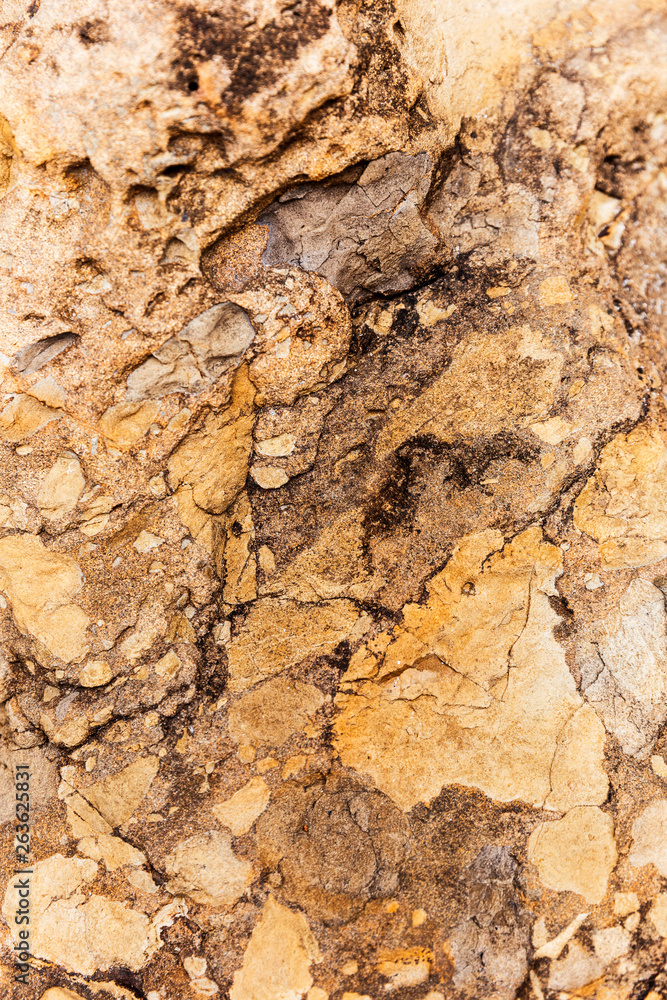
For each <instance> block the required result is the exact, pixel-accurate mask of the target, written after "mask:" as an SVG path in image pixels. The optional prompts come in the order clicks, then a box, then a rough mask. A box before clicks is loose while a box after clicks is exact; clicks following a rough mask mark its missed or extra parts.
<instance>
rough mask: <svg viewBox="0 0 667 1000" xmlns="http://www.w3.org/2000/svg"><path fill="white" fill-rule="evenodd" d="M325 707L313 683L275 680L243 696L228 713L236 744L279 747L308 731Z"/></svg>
mask: <svg viewBox="0 0 667 1000" xmlns="http://www.w3.org/2000/svg"><path fill="white" fill-rule="evenodd" d="M323 704H324V695H323V694H322V692H321V691H320V690H319V688H316V687H315V686H314V685H313V684H303V683H302V682H300V681H292V680H290V679H289V678H287V677H274V678H271V679H270V680H268V681H264V682H263V683H262V684H258V685H257V686H256V687H254V688H253V689H252V690H250V691H247V692H246V693H245V694H243V695H241V697H240V698H239V699H238V701H236V702H234V704H233V706H232V707H231V709H230V710H229V735H230V736H231V737H232V739H233V740H234V741H235V742H236V743H246V744H255V745H257V744H259V745H262V744H263V745H268V746H280V745H281V744H282V743H284V742H285V740H286V739H287V738H288V737H289V736H291V735H292V733H296V732H299V730H303V729H305V727H306V725H307V724H308V722H309V720H310V719H311V718H312V716H313V715H314V714H315V713H316V712H317V710H318V709H320V708H321V707H322V705H323Z"/></svg>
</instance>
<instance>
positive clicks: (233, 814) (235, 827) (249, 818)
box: [211, 777, 271, 837]
mask: <svg viewBox="0 0 667 1000" xmlns="http://www.w3.org/2000/svg"><path fill="white" fill-rule="evenodd" d="M270 798H271V792H270V790H269V786H268V785H267V784H266V782H265V781H264V780H263V778H259V777H257V778H251V779H250V781H249V782H248V783H247V784H246V785H244V786H243V788H239V790H238V792H235V793H234V794H233V795H232V797H231V798H229V799H227V801H226V802H222V803H220V805H217V806H213V807H212V810H211V811H212V812H213V815H214V816H215V818H216V819H217V820H218V822H219V823H222V825H223V826H226V827H227V828H228V829H229V830H231V832H232V834H233V835H234V836H235V837H240V836H242V835H243V834H244V833H247V832H248V830H250V828H251V827H252V825H253V823H254V822H255V820H256V819H257V817H258V816H260V815H261V814H262V813H263V812H264V810H265V809H266V807H267V805H268V804H269V799H270Z"/></svg>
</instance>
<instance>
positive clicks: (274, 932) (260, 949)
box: [229, 896, 322, 1000]
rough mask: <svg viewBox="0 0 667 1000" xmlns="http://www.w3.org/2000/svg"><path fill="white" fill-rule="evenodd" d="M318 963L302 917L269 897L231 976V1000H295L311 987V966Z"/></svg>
mask: <svg viewBox="0 0 667 1000" xmlns="http://www.w3.org/2000/svg"><path fill="white" fill-rule="evenodd" d="M321 960H322V956H321V954H320V949H319V948H318V945H317V941H316V940H315V938H314V936H313V934H312V931H311V930H310V927H309V926H308V922H307V921H306V919H305V917H304V916H303V914H301V913H292V911H291V910H288V909H287V907H286V906H282V905H281V904H280V903H277V902H276V901H275V899H274V898H273V897H272V896H269V898H268V899H267V901H266V904H265V906H264V909H263V911H262V916H261V918H260V920H259V923H258V924H257V926H256V927H255V929H254V930H253V933H252V937H251V938H250V942H249V944H248V947H247V949H246V952H245V955H244V956H243V966H242V968H241V969H239V971H238V972H236V973H235V974H234V983H233V985H232V988H231V990H230V993H229V995H230V998H231V1000H254V998H255V997H257V996H263V997H266V1000H280V998H281V997H290V998H294V1000H298V998H300V997H303V996H304V995H305V994H306V992H307V991H308V990H309V989H310V987H311V986H312V985H313V977H312V976H311V974H310V966H311V965H312V964H313V963H317V962H320V961H321Z"/></svg>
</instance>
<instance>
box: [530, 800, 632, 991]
mask: <svg viewBox="0 0 667 1000" xmlns="http://www.w3.org/2000/svg"><path fill="white" fill-rule="evenodd" d="M528 857H529V859H530V861H531V862H532V863H533V864H534V865H536V866H537V869H538V871H539V876H540V881H541V882H542V884H543V885H545V886H547V887H548V888H550V889H556V890H557V891H559V892H563V891H566V892H577V893H579V894H580V895H581V896H583V897H584V898H585V899H586V901H587V902H588V903H599V902H600V901H601V900H602V899H603V898H604V895H605V893H606V891H607V882H608V879H609V875H610V874H611V871H612V869H613V867H614V865H615V864H616V859H617V854H616V845H615V842H614V823H613V820H612V819H611V817H610V816H608V815H607V814H606V813H603V812H602V811H601V810H600V809H597V808H595V807H592V806H577V807H576V808H574V809H571V810H570V811H569V812H568V813H567V814H566V815H565V816H564V817H563V819H559V820H557V821H556V822H554V823H540V825H539V826H538V827H536V829H535V830H533V832H532V833H531V835H530V839H529V841H528ZM593 978H594V977H593Z"/></svg>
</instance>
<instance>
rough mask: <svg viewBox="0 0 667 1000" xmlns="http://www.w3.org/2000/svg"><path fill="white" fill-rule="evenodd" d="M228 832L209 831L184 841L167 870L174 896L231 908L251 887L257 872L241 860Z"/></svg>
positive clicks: (169, 859)
mask: <svg viewBox="0 0 667 1000" xmlns="http://www.w3.org/2000/svg"><path fill="white" fill-rule="evenodd" d="M231 842H232V838H231V837H230V835H229V834H228V833H226V832H224V831H223V832H217V831H209V832H207V833H200V834H196V835H195V836H194V837H189V838H188V839H187V840H184V841H182V842H181V843H180V844H179V845H178V846H177V847H175V848H174V850H173V851H172V852H171V853H170V854H169V855H168V857H167V858H166V860H165V869H166V872H167V874H168V875H169V876H171V880H170V881H169V882H168V883H167V889H168V890H169V892H171V893H173V894H174V895H186V896H190V897H191V898H192V899H194V900H195V902H197V903H204V904H205V905H207V906H232V905H233V904H234V903H235V902H236V900H237V899H240V897H241V896H242V895H243V894H244V893H245V891H246V889H248V888H249V886H250V885H251V884H252V882H253V880H254V878H255V875H256V872H255V869H254V868H253V866H252V865H251V864H250V863H249V862H247V861H241V860H239V859H238V858H237V857H236V855H235V854H234V853H233V851H232V849H231Z"/></svg>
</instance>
